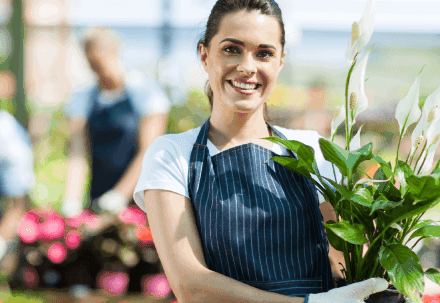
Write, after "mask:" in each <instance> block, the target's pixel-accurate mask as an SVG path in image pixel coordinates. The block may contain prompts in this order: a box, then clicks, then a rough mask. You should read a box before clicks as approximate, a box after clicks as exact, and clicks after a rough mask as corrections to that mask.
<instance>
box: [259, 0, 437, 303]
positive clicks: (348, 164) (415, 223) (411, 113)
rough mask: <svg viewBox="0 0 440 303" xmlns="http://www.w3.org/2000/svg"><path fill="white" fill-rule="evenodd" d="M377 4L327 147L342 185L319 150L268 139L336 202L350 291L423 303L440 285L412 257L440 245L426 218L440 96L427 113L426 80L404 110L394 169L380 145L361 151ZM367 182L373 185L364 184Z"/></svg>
mask: <svg viewBox="0 0 440 303" xmlns="http://www.w3.org/2000/svg"><path fill="white" fill-rule="evenodd" d="M374 9H375V8H374V3H373V1H372V0H368V3H367V6H366V9H365V12H364V14H363V16H362V18H361V20H360V21H359V22H355V23H353V26H352V35H351V40H350V41H349V44H348V47H347V52H346V58H347V61H348V62H349V63H350V64H351V68H350V69H349V72H348V75H347V80H346V86H345V102H344V104H343V105H342V106H340V107H338V108H337V109H336V111H335V115H334V118H333V121H332V125H331V136H330V140H326V139H320V140H319V144H320V149H321V152H322V154H323V155H324V158H325V159H326V160H327V161H330V162H331V163H332V164H333V171H334V172H336V169H338V170H339V172H340V173H341V174H342V180H340V182H338V181H337V179H336V173H335V174H334V179H331V178H326V177H324V176H321V175H320V174H319V171H318V169H317V164H316V161H315V156H314V150H313V148H312V147H310V146H307V145H305V144H302V143H300V142H298V141H295V140H282V139H280V138H277V137H270V138H266V139H267V140H270V141H272V142H274V143H277V144H280V145H283V146H285V147H286V148H288V149H290V150H292V151H293V152H294V153H295V154H296V155H297V158H298V159H293V158H288V157H274V158H272V160H274V161H276V162H278V163H280V164H282V165H284V166H285V167H287V168H288V169H289V170H291V171H294V172H296V173H298V174H301V175H303V176H304V177H306V178H308V179H309V180H310V181H311V182H313V183H314V184H315V185H316V187H317V188H318V190H319V191H320V192H321V194H322V195H323V196H324V197H325V199H326V200H327V201H329V202H330V203H331V204H332V206H333V208H334V210H335V213H336V217H337V222H334V221H329V222H327V223H325V227H326V230H327V236H328V239H329V242H330V244H331V245H332V246H333V247H334V248H335V249H337V250H339V251H342V252H343V253H344V258H345V267H344V268H343V273H344V276H345V278H346V280H347V282H348V283H353V282H359V281H362V280H365V279H367V278H370V277H383V278H385V279H387V280H388V281H389V282H391V284H392V285H394V287H395V288H397V290H399V291H400V292H401V293H403V294H404V295H405V296H406V297H407V298H408V299H410V300H411V301H412V302H422V301H421V295H423V292H424V276H426V277H427V278H429V279H430V280H432V281H434V282H435V283H437V284H440V273H439V272H438V271H437V269H433V268H431V269H428V270H426V271H424V270H423V268H422V266H421V264H420V260H419V258H418V257H417V255H416V254H415V253H414V252H413V251H412V249H413V248H414V247H415V245H416V244H417V243H418V242H419V241H421V240H423V239H425V238H429V237H440V226H438V225H437V223H438V222H436V221H433V220H423V219H422V216H423V215H424V214H425V212H426V211H428V210H429V209H430V208H432V207H434V206H435V205H436V204H437V203H439V202H440V168H439V163H440V161H439V162H438V163H437V165H436V166H435V168H434V169H433V171H432V172H431V173H429V170H430V168H431V167H432V165H433V161H434V154H435V150H436V148H437V147H438V145H439V144H440V108H439V105H440V88H439V89H438V90H436V91H435V92H434V93H433V94H431V95H430V96H429V97H428V98H427V99H426V101H425V103H424V105H423V108H422V109H420V108H419V87H420V74H419V76H418V77H417V78H416V80H415V82H414V84H413V85H412V86H411V88H410V90H409V92H408V94H407V96H406V97H405V98H403V99H402V100H401V101H400V102H399V103H398V106H397V109H396V115H395V117H396V119H397V121H398V123H399V129H400V137H399V143H398V148H397V151H396V161H395V163H394V165H392V164H391V162H386V161H385V160H383V159H382V158H381V157H379V156H377V155H375V154H373V153H372V148H373V146H372V143H369V144H366V145H364V146H362V147H361V144H360V133H361V129H362V127H360V128H359V130H358V132H357V134H356V135H354V134H353V130H354V125H355V123H356V117H357V116H358V115H359V114H360V113H361V112H362V111H364V110H365V109H366V108H367V106H368V100H367V97H366V95H365V92H364V83H365V69H366V65H367V60H368V56H369V52H370V50H368V51H367V52H366V54H365V55H364V57H363V58H362V59H361V60H360V62H357V61H358V57H359V55H360V53H361V51H362V50H363V49H364V47H365V46H366V45H367V43H368V41H369V40H370V37H371V34H372V32H373V25H374V15H375V13H374ZM344 121H345V134H346V135H345V139H346V141H345V147H344V148H343V147H340V146H339V145H337V144H336V143H334V142H333V141H334V138H335V134H336V130H337V128H338V127H339V126H340V124H341V123H342V122H344ZM416 122H417V126H416V127H415V129H414V131H413V133H412V136H411V142H412V148H411V150H410V151H409V153H408V156H407V157H406V159H405V160H400V159H399V149H400V143H401V141H402V138H403V136H404V135H405V133H406V131H407V129H408V127H409V126H410V125H411V124H413V123H416ZM365 161H369V162H368V163H377V164H378V166H380V168H379V169H378V170H377V172H376V173H375V174H374V176H368V175H366V173H365V172H363V171H362V170H361V169H360V167H359V166H360V164H361V163H363V162H365ZM361 176H366V177H361Z"/></svg>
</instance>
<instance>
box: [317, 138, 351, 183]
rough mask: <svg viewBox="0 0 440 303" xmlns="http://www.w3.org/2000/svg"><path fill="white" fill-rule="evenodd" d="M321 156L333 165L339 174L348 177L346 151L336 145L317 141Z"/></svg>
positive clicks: (321, 140) (325, 141) (322, 140)
mask: <svg viewBox="0 0 440 303" xmlns="http://www.w3.org/2000/svg"><path fill="white" fill-rule="evenodd" d="M319 145H320V147H321V151H322V154H323V156H324V158H325V159H326V160H327V161H330V162H331V163H334V164H335V165H336V166H337V167H338V169H339V171H340V172H341V174H343V175H344V176H348V174H349V171H348V167H347V164H346V162H347V159H348V151H346V150H345V149H343V148H342V147H340V146H339V145H337V144H336V143H333V142H330V141H327V140H325V139H322V138H321V139H319Z"/></svg>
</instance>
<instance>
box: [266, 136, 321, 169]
mask: <svg viewBox="0 0 440 303" xmlns="http://www.w3.org/2000/svg"><path fill="white" fill-rule="evenodd" d="M263 139H266V140H268V141H271V142H273V143H276V144H280V145H283V146H285V147H286V148H287V149H290V150H291V151H293V152H294V153H295V154H296V155H297V156H298V160H299V161H301V162H302V163H303V164H304V166H306V167H307V169H308V170H309V172H311V173H314V174H315V175H317V174H318V168H317V165H316V161H315V150H314V149H313V147H311V146H309V145H306V144H304V143H302V142H299V141H295V140H283V139H280V138H278V137H268V138H263Z"/></svg>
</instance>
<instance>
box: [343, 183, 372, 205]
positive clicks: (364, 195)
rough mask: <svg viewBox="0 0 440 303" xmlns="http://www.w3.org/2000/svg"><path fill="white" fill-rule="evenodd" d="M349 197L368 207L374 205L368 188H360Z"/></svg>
mask: <svg viewBox="0 0 440 303" xmlns="http://www.w3.org/2000/svg"><path fill="white" fill-rule="evenodd" d="M349 199H350V201H353V202H355V203H357V204H360V205H362V206H366V207H368V208H371V207H372V206H373V201H374V200H373V197H372V195H371V192H370V191H369V190H368V189H367V188H360V189H358V190H357V191H356V192H354V193H353V194H352V196H351V197H350V198H349Z"/></svg>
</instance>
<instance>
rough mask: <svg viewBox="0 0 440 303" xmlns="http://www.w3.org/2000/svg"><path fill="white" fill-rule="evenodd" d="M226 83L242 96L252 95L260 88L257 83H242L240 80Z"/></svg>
mask: <svg viewBox="0 0 440 303" xmlns="http://www.w3.org/2000/svg"><path fill="white" fill-rule="evenodd" d="M226 82H227V83H228V84H229V85H230V86H231V87H232V88H233V89H234V90H235V91H236V92H238V93H240V94H243V95H253V94H255V93H257V90H258V89H259V88H260V87H261V86H262V84H259V83H258V82H254V81H243V80H240V79H234V80H226Z"/></svg>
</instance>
